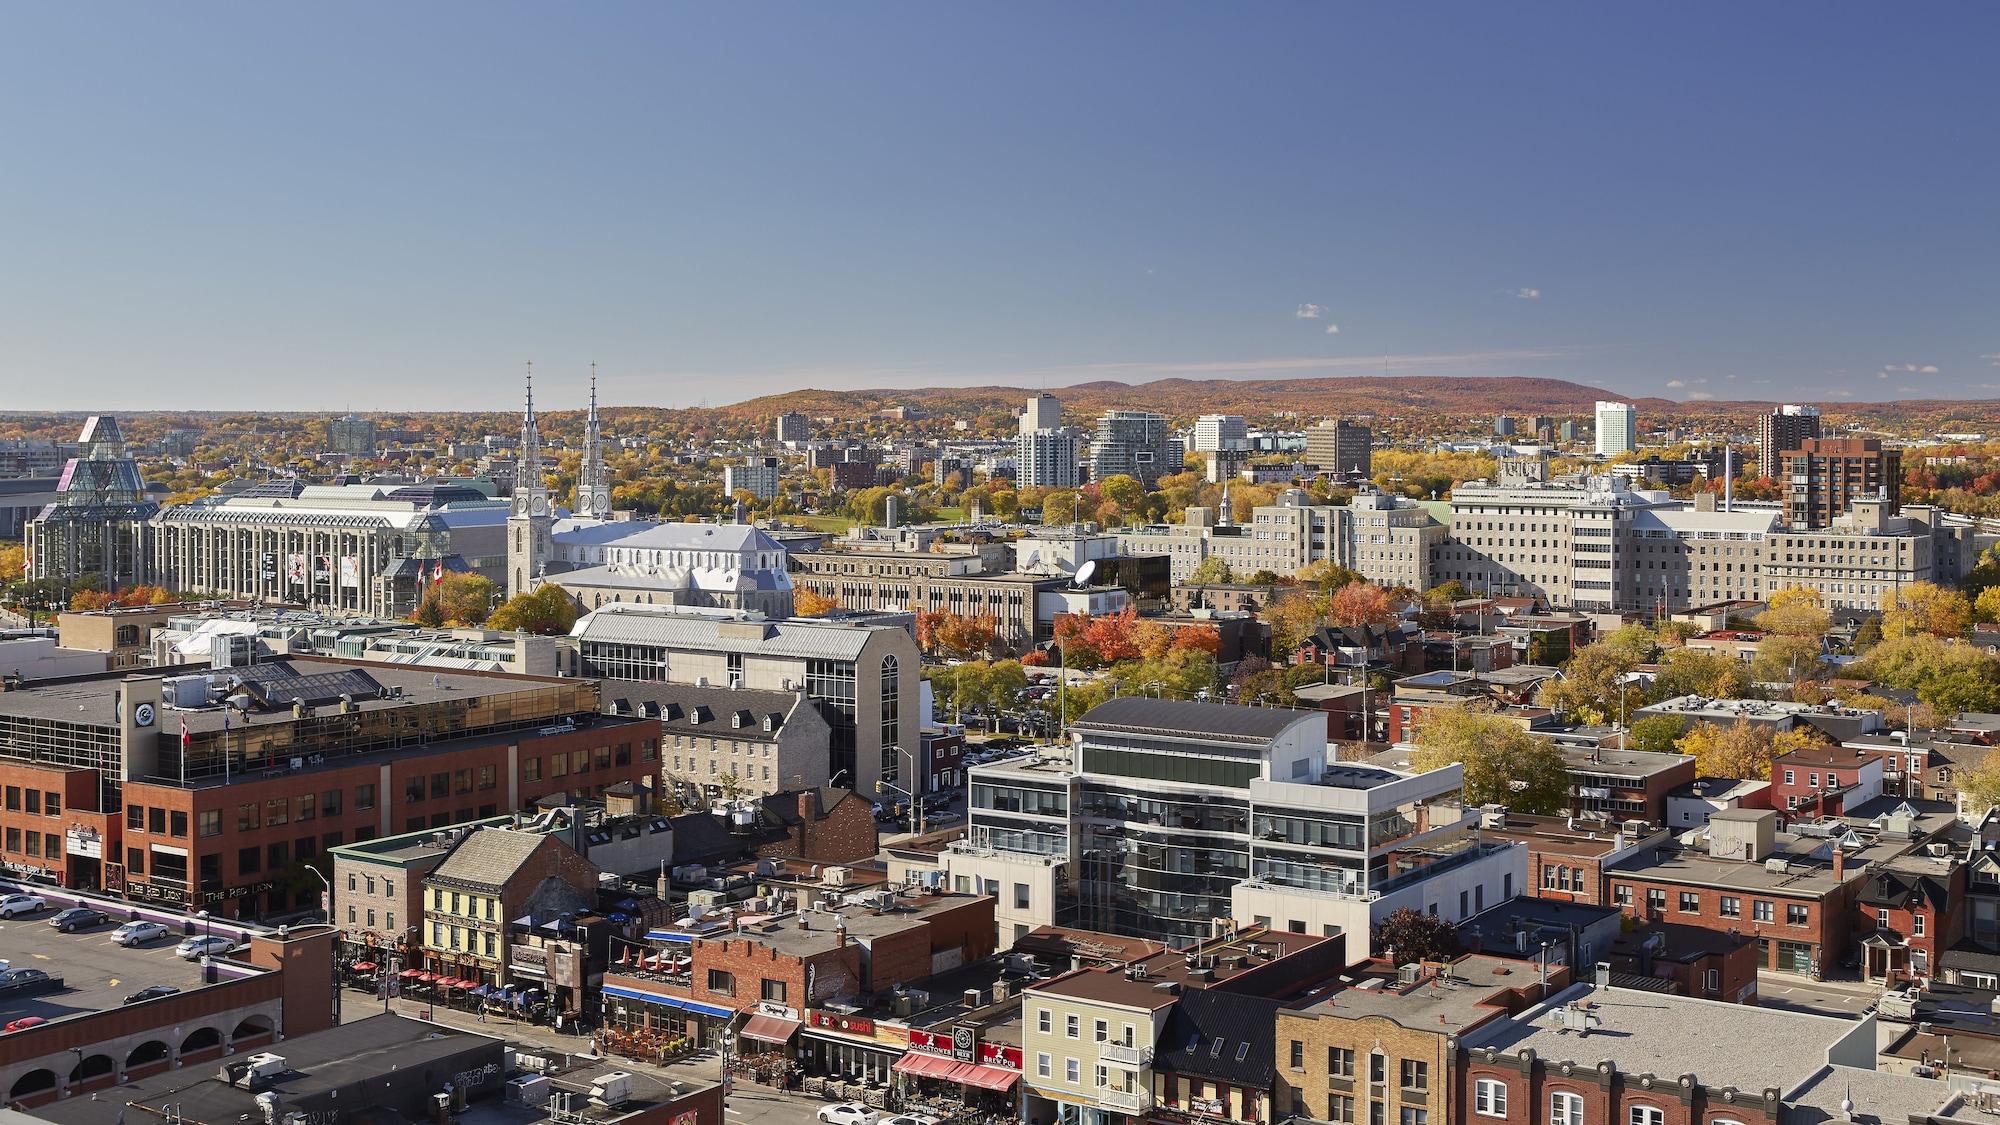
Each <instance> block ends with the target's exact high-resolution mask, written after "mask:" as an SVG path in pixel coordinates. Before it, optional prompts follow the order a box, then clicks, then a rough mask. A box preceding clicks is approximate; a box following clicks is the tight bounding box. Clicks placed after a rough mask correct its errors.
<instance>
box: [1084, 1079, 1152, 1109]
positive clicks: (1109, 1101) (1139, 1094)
mask: <svg viewBox="0 0 2000 1125" xmlns="http://www.w3.org/2000/svg"><path fill="white" fill-rule="evenodd" d="M1097 1102H1098V1104H1099V1105H1103V1106H1108V1107H1110V1108H1111V1109H1115V1110H1117V1111H1119V1112H1120V1113H1144V1112H1146V1111H1147V1110H1149V1109H1151V1108H1153V1095H1152V1092H1151V1091H1150V1090H1118V1089H1113V1088H1112V1087H1110V1086H1099V1087H1098V1088H1097Z"/></svg>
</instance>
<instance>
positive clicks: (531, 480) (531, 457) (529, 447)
mask: <svg viewBox="0 0 2000 1125" xmlns="http://www.w3.org/2000/svg"><path fill="white" fill-rule="evenodd" d="M542 487H543V483H542V435H541V431H539V430H537V429H536V428H535V365H534V363H532V362H530V363H529V364H528V409H527V411H526V412H525V413H523V414H522V415H521V449H520V455H519V457H518V458H517V459H516V460H515V462H514V491H515V492H516V493H522V492H532V491H534V490H537V489H540V488H542Z"/></svg>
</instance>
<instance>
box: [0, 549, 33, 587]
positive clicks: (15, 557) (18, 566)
mask: <svg viewBox="0 0 2000 1125" xmlns="http://www.w3.org/2000/svg"><path fill="white" fill-rule="evenodd" d="M27 572H28V553H27V549H26V548H24V547H23V546H21V544H19V543H5V544H0V582H12V581H14V580H15V579H16V578H19V577H21V576H22V575H23V574H26V573H27Z"/></svg>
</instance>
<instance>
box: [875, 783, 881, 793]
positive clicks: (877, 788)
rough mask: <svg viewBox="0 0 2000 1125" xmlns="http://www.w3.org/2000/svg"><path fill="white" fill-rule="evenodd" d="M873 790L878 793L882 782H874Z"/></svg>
mask: <svg viewBox="0 0 2000 1125" xmlns="http://www.w3.org/2000/svg"><path fill="white" fill-rule="evenodd" d="M875 792H876V793H877V794H880V793H881V792H882V783H881V782H879V781H877V782H876V783H875Z"/></svg>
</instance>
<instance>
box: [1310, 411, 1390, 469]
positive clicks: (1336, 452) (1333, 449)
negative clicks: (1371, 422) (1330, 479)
mask: <svg viewBox="0 0 2000 1125" xmlns="http://www.w3.org/2000/svg"><path fill="white" fill-rule="evenodd" d="M1374 444H1375V434H1374V431H1372V430H1370V429H1369V428H1368V427H1367V426H1364V425H1362V424H1360V423H1359V422H1349V421H1347V420H1346V419H1344V418H1340V419H1335V418H1329V419H1327V420H1326V421H1323V422H1321V423H1319V424H1318V425H1316V426H1314V427H1312V428H1311V429H1309V430H1307V431H1306V436H1305V455H1306V464H1308V465H1310V466H1312V467H1313V468H1314V469H1317V470H1318V471H1320V472H1322V473H1329V474H1332V475H1333V476H1337V477H1351V478H1354V479H1358V480H1366V479H1367V478H1369V477H1371V476H1373V475H1374V473H1375V456H1374V452H1373V451H1374Z"/></svg>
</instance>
